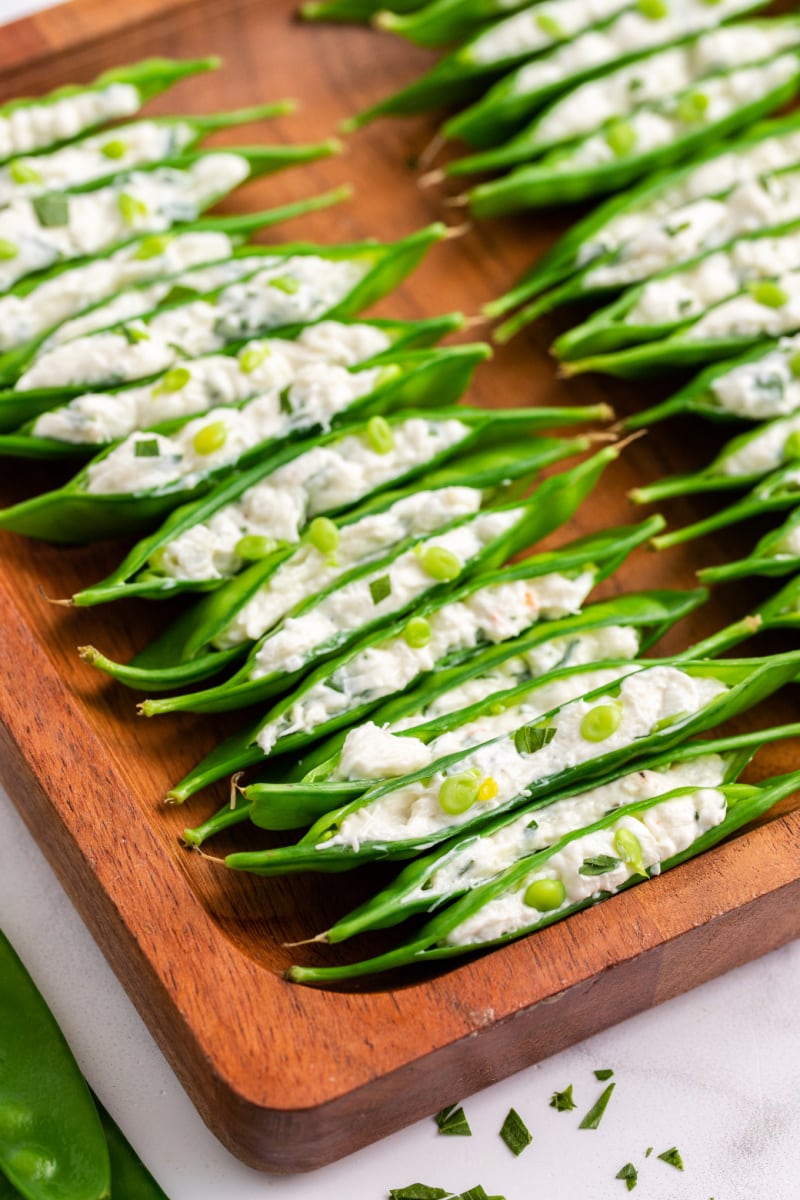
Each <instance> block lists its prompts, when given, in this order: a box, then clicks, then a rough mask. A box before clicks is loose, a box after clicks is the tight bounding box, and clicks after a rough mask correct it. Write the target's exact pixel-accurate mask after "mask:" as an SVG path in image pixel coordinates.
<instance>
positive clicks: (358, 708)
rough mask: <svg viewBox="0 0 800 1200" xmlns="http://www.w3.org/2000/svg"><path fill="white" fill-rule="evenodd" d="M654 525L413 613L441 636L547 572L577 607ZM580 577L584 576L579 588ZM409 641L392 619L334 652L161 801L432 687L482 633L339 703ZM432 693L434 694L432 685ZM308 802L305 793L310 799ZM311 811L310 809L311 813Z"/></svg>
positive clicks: (565, 550) (565, 551)
mask: <svg viewBox="0 0 800 1200" xmlns="http://www.w3.org/2000/svg"><path fill="white" fill-rule="evenodd" d="M554 478H558V477H554ZM540 490H541V489H540ZM661 525H662V521H661V518H658V517H654V518H651V520H650V521H646V522H643V523H641V524H639V525H634V526H631V527H622V528H619V529H614V530H610V531H608V532H607V533H600V534H593V535H591V536H590V537H587V538H580V539H578V540H577V541H575V542H572V543H570V544H568V545H567V546H564V547H562V548H561V549H560V550H552V551H545V552H544V553H541V554H536V555H533V556H531V557H529V558H528V559H525V560H523V561H522V562H520V563H519V564H517V565H516V566H513V567H508V568H505V569H504V570H503V571H501V572H497V571H493V572H492V573H491V575H490V576H481V575H477V576H474V577H473V578H472V579H471V580H470V581H469V582H468V583H467V584H465V585H463V586H462V587H460V588H458V589H456V590H455V591H454V592H451V593H449V594H447V595H445V596H443V597H441V598H440V599H437V600H433V601H430V602H428V603H426V604H424V605H422V606H421V607H420V608H419V609H417V611H416V613H415V616H416V617H418V618H421V619H422V620H423V621H426V622H427V624H428V626H429V627H430V628H431V629H432V630H433V632H434V634H435V633H436V627H437V614H438V613H439V612H440V611H441V614H442V618H443V622H442V623H443V626H444V628H443V633H444V634H445V638H446V630H447V627H448V622H449V619H450V617H451V614H452V611H453V606H454V605H455V606H456V607H458V606H459V605H460V604H461V603H462V602H469V600H470V598H472V597H474V598H475V599H476V600H477V602H478V604H479V605H480V604H481V603H482V602H483V601H485V600H486V599H489V600H491V599H493V597H494V594H495V589H497V588H502V586H503V584H504V583H506V584H508V583H510V584H514V583H515V582H517V581H520V580H531V581H534V582H535V581H537V580H540V579H541V578H542V577H544V576H548V575H549V576H555V577H558V576H561V575H566V576H567V577H572V578H575V581H576V591H577V604H578V606H579V605H580V602H581V598H582V597H581V592H582V594H583V595H585V594H587V593H588V591H589V590H590V589H591V587H592V586H593V585H594V583H595V582H597V581H598V580H600V579H603V578H605V577H606V576H607V575H610V574H611V573H612V571H614V570H615V569H616V567H617V566H618V565H619V563H620V562H622V561H624V559H625V558H626V557H627V555H628V554H629V553H630V552H631V550H632V549H633V548H634V547H635V546H637V545H639V544H640V543H641V542H642V541H644V540H646V539H647V538H648V537H649V536H650V535H651V534H652V533H653V532H655V530H657V529H658V528H660V527H661ZM581 574H584V575H585V576H586V579H585V580H584V581H583V586H582V588H581V580H580V576H581ZM563 611H564V609H563V607H553V606H552V605H551V606H548V607H547V609H546V610H545V612H546V614H548V615H551V616H556V615H558V614H559V612H563ZM539 616H540V613H539V611H538V610H537V609H536V608H535V607H534V606H530V607H529V615H528V620H527V624H528V625H529V626H533V625H535V624H536V622H537V621H538V619H539ZM520 625H521V626H522V627H523V628H525V626H526V622H525V621H524V620H521V621H520ZM514 632H515V630H514V629H513V628H512V629H510V630H509V636H513V634H514ZM409 636H410V635H409V630H408V628H407V622H405V621H402V622H396V623H395V624H394V625H392V626H389V627H388V628H386V629H384V630H380V631H378V633H377V634H376V635H374V637H368V638H365V639H363V640H362V641H361V642H359V643H358V644H357V645H356V646H355V647H354V648H353V649H352V650H351V651H349V652H347V653H346V654H344V655H340V656H338V657H337V658H335V659H333V660H332V661H331V662H330V663H328V664H326V665H323V666H322V667H320V668H318V669H317V671H315V672H313V673H312V674H311V675H309V676H308V678H307V679H306V680H305V681H304V682H303V683H302V684H301V685H300V688H299V689H298V690H297V691H296V692H295V693H294V694H293V696H291V697H287V698H285V699H284V700H282V701H279V702H278V704H277V705H276V706H275V707H273V708H272V709H271V710H270V711H269V712H268V713H267V714H266V715H265V716H264V717H262V718H261V719H260V720H259V721H258V722H257V723H256V724H255V726H251V727H249V728H247V729H245V730H243V731H242V732H240V733H238V734H234V735H232V736H231V737H230V738H228V739H227V741H225V742H223V743H222V745H221V746H219V747H218V748H217V749H216V750H214V751H212V752H211V754H210V755H208V756H207V757H206V758H205V759H204V760H203V761H202V762H201V763H200V764H199V765H198V766H197V767H195V768H194V769H193V770H192V771H191V772H190V773H189V774H188V775H187V776H186V777H185V778H184V779H183V780H181V782H180V783H179V784H177V785H176V786H175V787H174V788H172V789H171V791H170V793H169V796H168V799H169V800H171V801H173V802H177V803H181V802H183V801H184V800H186V799H188V798H189V796H192V795H194V793H195V792H197V791H200V789H201V788H204V787H206V786H207V785H208V784H210V783H213V782H215V781H216V780H218V779H222V778H223V777H224V776H226V775H229V774H231V772H233V771H238V770H241V769H243V768H245V767H249V766H255V765H256V764H257V763H260V762H264V761H265V760H266V758H267V757H268V755H269V754H270V753H272V752H275V750H276V747H277V752H279V753H285V752H289V751H295V750H298V749H301V748H302V747H304V746H306V745H308V744H309V743H310V742H313V741H316V740H317V739H319V738H321V737H324V736H327V735H328V734H330V733H333V732H334V731H335V730H337V729H340V728H342V727H343V726H346V725H350V724H352V723H353V722H354V721H356V720H361V718H362V717H365V716H366V715H367V714H368V713H370V712H371V711H372V710H373V709H374V708H375V707H376V706H377V705H378V704H379V703H380V702H381V701H382V700H386V699H387V698H389V697H391V696H392V695H394V694H396V693H398V692H400V691H405V690H406V689H407V688H410V687H412V686H416V685H417V684H418V683H419V685H420V686H421V687H425V688H429V687H431V686H432V684H431V678H430V676H431V672H432V671H434V670H435V672H436V678H438V675H439V672H440V671H445V670H448V669H449V668H450V667H454V666H457V665H458V664H460V663H461V661H462V660H463V659H468V658H469V657H470V656H471V655H472V654H474V653H475V652H476V651H479V650H480V649H481V644H482V638H483V633H482V626H481V624H480V623H477V624H476V627H475V631H474V633H473V634H472V635H471V636H469V637H467V638H465V639H464V642H463V644H462V642H461V640H460V639H457V638H455V637H454V638H452V639H451V640H449V641H448V640H445V644H444V647H443V649H441V650H438V649H437V648H436V646H434V650H435V654H434V658H433V661H432V662H430V661H429V658H430V656H429V655H425V654H420V660H419V664H418V666H416V669H415V667H414V664H413V663H412V664H411V666H406V664H405V663H404V664H403V668H402V670H401V669H400V665H399V664H395V665H394V667H393V670H392V671H391V672H388V673H385V672H382V673H381V676H380V681H379V684H378V686H377V687H376V686H375V683H374V681H373V682H370V681H369V679H367V680H366V682H365V683H364V685H363V686H362V688H361V689H360V690H359V691H357V692H355V694H354V695H353V696H352V698H349V699H348V702H347V703H346V704H344V705H342V703H341V694H342V683H341V682H340V680H344V679H345V677H346V676H347V674H348V672H349V671H350V670H352V671H353V672H354V673H355V675H356V676H358V674H359V673H360V672H361V670H362V668H368V667H369V666H370V664H371V661H372V660H373V659H374V658H375V657H376V651H385V650H388V651H389V652H390V653H391V652H392V651H393V650H395V649H396V648H398V647H399V646H400V641H401V639H402V641H403V642H404V643H405V644H406V645H409V641H408V638H409ZM412 640H415V641H417V642H419V643H420V645H419V647H418V648H419V649H420V650H424V645H423V644H422V643H423V642H424V638H423V639H420V638H413V639H412ZM412 648H413V647H412ZM378 658H380V656H378ZM433 690H434V691H435V685H434V686H433ZM326 693H327V695H326ZM336 693H338V694H339V703H338V705H337V706H336V708H333V710H332V712H331V716H330V719H327V720H326V719H321V718H320V714H319V712H316V711H315V712H314V716H313V720H309V721H307V722H306V721H303V720H298V721H295V718H294V713H293V712H292V709H293V707H294V705H295V704H296V705H297V707H298V710H299V713H300V715H301V716H302V713H303V706H304V705H308V712H309V714H310V713H311V711H312V707H313V708H316V706H315V704H314V701H315V700H316V699H317V697H320V698H325V699H326V700H327V707H328V708H330V707H331V697H332V696H333V697H334V698H335V694H336ZM345 694H346V693H345ZM304 724H308V725H309V728H307V729H305V730H304V729H303V725H304ZM313 800H314V797H313V796H312V802H313ZM318 812H319V810H318V809H317V815H318Z"/></svg>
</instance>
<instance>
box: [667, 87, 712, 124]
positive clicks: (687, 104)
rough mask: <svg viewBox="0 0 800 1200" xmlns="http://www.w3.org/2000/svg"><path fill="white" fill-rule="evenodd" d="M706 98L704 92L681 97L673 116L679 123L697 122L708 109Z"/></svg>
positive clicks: (690, 93)
mask: <svg viewBox="0 0 800 1200" xmlns="http://www.w3.org/2000/svg"><path fill="white" fill-rule="evenodd" d="M708 104H709V100H708V96H707V95H706V94H705V92H689V93H688V95H686V96H681V98H680V100H679V101H678V104H677V106H676V108H675V115H676V117H677V118H678V120H679V121H686V122H687V123H690V122H692V121H699V120H700V118H701V117H702V116H704V114H705V113H706V111H707V109H708Z"/></svg>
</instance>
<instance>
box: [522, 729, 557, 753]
mask: <svg viewBox="0 0 800 1200" xmlns="http://www.w3.org/2000/svg"><path fill="white" fill-rule="evenodd" d="M555 736H556V731H555V729H554V728H553V727H552V725H523V726H522V728H521V729H518V730H517V731H516V733H515V734H514V747H515V749H516V750H517V751H518V752H519V753H520V754H535V752H536V751H537V750H541V748H542V746H546V745H547V744H548V743H549V742H552V740H553V738H554V737H555Z"/></svg>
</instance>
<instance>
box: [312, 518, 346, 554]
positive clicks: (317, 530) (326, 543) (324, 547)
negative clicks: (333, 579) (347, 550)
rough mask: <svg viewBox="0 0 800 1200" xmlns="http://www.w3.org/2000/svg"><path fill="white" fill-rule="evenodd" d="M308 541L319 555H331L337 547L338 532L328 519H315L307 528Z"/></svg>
mask: <svg viewBox="0 0 800 1200" xmlns="http://www.w3.org/2000/svg"><path fill="white" fill-rule="evenodd" d="M308 540H309V541H310V542H311V545H312V546H315V547H316V549H317V550H319V552H320V554H333V552H334V550H335V549H336V548H337V546H338V545H339V530H338V529H337V528H336V526H335V525H334V523H333V521H332V520H331V519H330V517H315V518H314V520H313V521H312V522H311V524H310V525H309V527H308Z"/></svg>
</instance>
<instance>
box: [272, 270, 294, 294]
mask: <svg viewBox="0 0 800 1200" xmlns="http://www.w3.org/2000/svg"><path fill="white" fill-rule="evenodd" d="M269 286H270V287H273V288H276V289H277V290H278V291H279V292H284V293H285V294H286V295H287V296H294V295H296V294H297V292H299V291H300V280H299V279H295V278H294V276H293V275H276V276H275V278H274V279H270V281H269Z"/></svg>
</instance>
